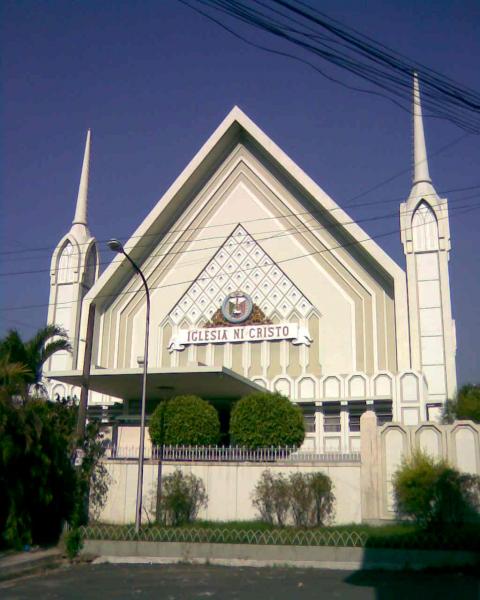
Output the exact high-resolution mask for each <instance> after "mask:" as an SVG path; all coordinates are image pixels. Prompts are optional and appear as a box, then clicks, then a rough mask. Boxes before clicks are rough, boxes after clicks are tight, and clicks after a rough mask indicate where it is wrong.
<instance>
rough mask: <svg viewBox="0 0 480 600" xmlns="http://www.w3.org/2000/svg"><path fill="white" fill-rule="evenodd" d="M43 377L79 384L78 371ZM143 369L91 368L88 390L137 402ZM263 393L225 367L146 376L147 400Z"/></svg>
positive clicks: (191, 368)
mask: <svg viewBox="0 0 480 600" xmlns="http://www.w3.org/2000/svg"><path fill="white" fill-rule="evenodd" d="M45 376H46V377H49V378H51V379H56V380H57V381H61V382H62V383H67V384H70V385H75V386H81V385H82V380H83V377H82V372H81V371H58V372H50V373H45ZM142 377H143V368H137V369H92V371H91V373H90V378H89V388H90V390H93V391H95V392H99V393H100V394H106V395H108V396H114V397H116V398H121V399H122V400H138V399H139V398H140V396H141V390H142V388H141V386H142ZM258 391H265V389H264V388H263V387H261V386H260V385H257V384H256V383H254V382H253V381H250V379H247V378H246V377H242V376H241V375H238V373H235V372H234V371H231V370H230V369H227V368H225V367H207V366H197V365H192V366H187V367H178V368H160V369H157V368H152V369H149V370H148V376H147V398H148V400H163V399H165V398H171V397H173V396H183V395H187V394H194V395H196V396H200V397H201V398H205V399H209V400H215V399H218V400H235V399H238V398H241V397H242V396H245V395H247V394H250V393H252V392H258Z"/></svg>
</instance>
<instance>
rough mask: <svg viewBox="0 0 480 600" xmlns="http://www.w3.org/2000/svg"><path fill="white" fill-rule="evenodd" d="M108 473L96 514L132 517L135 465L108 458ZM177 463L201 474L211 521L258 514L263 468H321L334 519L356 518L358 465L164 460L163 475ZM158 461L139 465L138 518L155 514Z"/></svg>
mask: <svg viewBox="0 0 480 600" xmlns="http://www.w3.org/2000/svg"><path fill="white" fill-rule="evenodd" d="M106 466H107V469H108V471H109V473H110V476H111V478H112V482H111V484H110V489H109V495H108V499H107V503H106V506H105V508H104V509H103V511H102V513H101V515H100V518H99V520H100V521H102V522H105V523H133V522H134V520H135V498H136V483H137V465H136V463H135V462H132V461H115V460H111V461H107V462H106ZM177 468H180V469H181V470H182V471H183V472H185V473H193V474H194V475H196V476H197V477H200V478H201V479H202V480H203V483H204V485H205V489H206V492H207V494H208V497H209V502H208V506H207V508H206V509H202V510H201V511H200V513H199V515H198V518H199V519H208V520H211V521H247V520H254V519H256V518H258V514H257V512H256V510H255V509H254V507H253V505H252V493H253V490H254V488H255V485H256V484H257V481H258V479H259V478H260V476H261V474H262V472H263V471H264V470H265V469H269V470H271V471H272V472H273V473H275V474H277V473H284V474H286V475H288V474H289V473H292V472H297V471H298V472H301V473H312V472H317V471H321V472H322V473H326V474H327V475H328V476H329V477H330V478H331V479H332V482H333V488H334V493H335V498H336V501H335V523H359V522H360V521H361V510H360V465H359V464H351V463H338V464H336V463H335V464H326V465H323V464H322V465H314V464H307V465H301V466H299V465H291V464H283V465H282V464H276V465H273V466H272V465H271V464H251V463H214V464H212V463H189V464H182V465H180V464H174V463H164V464H163V467H162V476H165V475H168V474H170V473H173V471H174V470H175V469H177ZM157 473H158V465H156V464H153V463H149V464H146V465H145V467H144V488H143V489H144V494H143V502H144V512H143V521H144V522H147V523H148V521H149V519H150V520H152V521H153V520H154V514H155V495H156V489H157Z"/></svg>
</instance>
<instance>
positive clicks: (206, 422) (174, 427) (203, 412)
mask: <svg viewBox="0 0 480 600" xmlns="http://www.w3.org/2000/svg"><path fill="white" fill-rule="evenodd" d="M149 432H150V439H151V440H152V443H153V444H155V445H157V446H159V445H161V444H167V445H172V446H210V445H215V444H218V442H219V440H220V421H219V419H218V413H217V411H216V410H215V408H214V407H213V406H212V405H211V404H209V403H208V402H207V401H206V400H203V399H202V398H199V397H198V396H177V397H176V398H171V399H170V400H167V401H164V402H160V404H159V405H158V406H157V408H156V409H155V410H154V411H153V414H152V416H151V418H150V424H149Z"/></svg>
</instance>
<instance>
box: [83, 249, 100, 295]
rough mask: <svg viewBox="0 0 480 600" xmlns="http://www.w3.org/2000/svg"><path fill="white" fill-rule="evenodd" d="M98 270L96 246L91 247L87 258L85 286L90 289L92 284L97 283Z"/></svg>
mask: <svg viewBox="0 0 480 600" xmlns="http://www.w3.org/2000/svg"><path fill="white" fill-rule="evenodd" d="M96 271H97V253H96V252H95V248H91V250H90V251H89V253H88V255H87V260H86V262H85V277H84V280H83V282H84V286H85V287H86V288H87V289H90V288H91V287H92V285H93V284H94V283H95V274H96Z"/></svg>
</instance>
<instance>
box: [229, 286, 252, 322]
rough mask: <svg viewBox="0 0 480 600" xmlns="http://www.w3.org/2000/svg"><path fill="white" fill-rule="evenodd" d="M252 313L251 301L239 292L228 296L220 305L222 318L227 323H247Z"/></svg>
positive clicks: (247, 296)
mask: <svg viewBox="0 0 480 600" xmlns="http://www.w3.org/2000/svg"><path fill="white" fill-rule="evenodd" d="M252 311H253V300H252V299H251V298H250V296H249V295H248V294H244V293H243V292H241V291H237V292H233V294H229V295H228V296H227V297H226V298H225V300H224V301H223V304H222V315H223V318H224V319H225V320H226V321H228V322H229V323H243V322H244V321H247V320H248V319H249V318H250V316H251V314H252Z"/></svg>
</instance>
